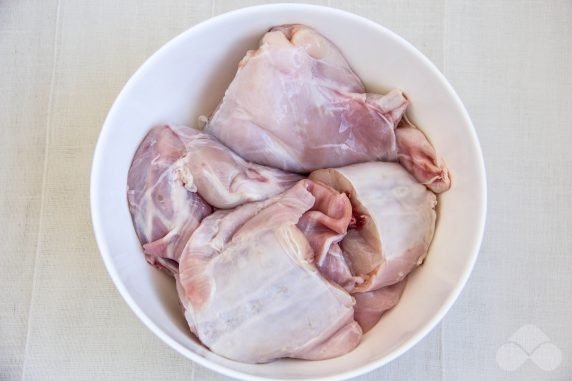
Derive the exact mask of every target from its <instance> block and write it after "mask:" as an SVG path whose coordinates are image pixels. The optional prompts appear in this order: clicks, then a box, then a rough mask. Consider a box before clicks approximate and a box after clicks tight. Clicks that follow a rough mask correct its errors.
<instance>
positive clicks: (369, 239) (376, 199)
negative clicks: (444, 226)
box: [310, 162, 437, 292]
mask: <svg viewBox="0 0 572 381" xmlns="http://www.w3.org/2000/svg"><path fill="white" fill-rule="evenodd" d="M310 179H312V180H314V181H318V182H322V183H324V184H326V185H329V186H331V187H332V188H334V189H336V190H337V191H339V192H344V193H347V194H348V195H349V198H350V200H351V203H352V213H353V215H354V219H353V224H352V225H350V227H349V229H348V232H347V234H346V236H345V237H344V239H343V240H342V241H341V242H340V247H341V249H342V251H343V255H344V258H345V259H346V261H347V265H348V266H349V268H350V269H351V273H352V274H353V275H354V276H358V277H361V278H362V279H363V280H364V281H363V283H361V284H358V285H356V286H355V288H354V289H353V290H352V292H365V291H370V290H376V289H379V288H381V287H384V286H389V285H392V284H395V283H397V282H399V281H401V280H403V278H405V276H406V275H407V274H409V272H411V271H412V270H413V269H414V268H415V267H416V266H418V265H420V264H421V263H422V261H423V259H424V258H425V256H426V255H427V251H428V249H429V244H430V243H431V240H432V238H433V232H434V230H435V219H436V214H435V206H436V204H437V198H436V196H435V194H434V193H433V192H431V191H429V190H428V189H427V188H426V187H425V186H423V185H421V184H419V183H418V182H417V181H416V180H415V178H413V176H411V174H409V173H408V172H407V171H406V170H405V169H404V168H403V167H402V166H401V165H399V164H397V163H384V162H370V163H363V164H354V165H350V166H347V167H342V168H336V169H323V170H318V171H315V172H313V173H312V174H311V175H310Z"/></svg>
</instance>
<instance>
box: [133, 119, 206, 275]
mask: <svg viewBox="0 0 572 381" xmlns="http://www.w3.org/2000/svg"><path fill="white" fill-rule="evenodd" d="M185 153H186V148H185V144H184V142H183V141H181V139H180V137H179V136H178V135H177V134H176V133H175V132H174V131H173V130H172V129H170V128H169V127H168V126H161V127H156V128H153V129H152V130H151V131H150V132H149V133H148V134H147V136H146V137H145V138H144V139H143V142H142V143H141V145H140V146H139V148H138V149H137V151H136V152H135V156H134V158H133V162H132V163H131V167H130V168H129V174H128V178H127V186H128V190H127V200H128V204H129V211H130V212H131V217H132V219H133V225H134V226H135V231H136V233H137V236H138V238H139V241H140V242H141V244H142V245H143V251H144V253H145V258H146V259H147V261H148V262H149V263H150V264H151V265H153V266H155V267H158V268H161V269H164V270H167V271H168V272H170V273H171V274H175V273H176V272H177V264H178V261H179V257H180V255H181V253H182V251H183V248H184V247H185V245H186V243H187V241H188V239H189V238H190V236H191V233H192V232H193V231H194V230H195V229H196V228H197V226H198V225H199V222H200V221H201V220H202V219H203V218H204V217H206V216H207V215H209V214H210V213H211V211H212V210H211V207H210V206H209V205H208V204H207V203H206V202H205V200H203V198H202V197H201V196H199V195H198V194H197V193H196V192H191V191H189V190H188V189H187V188H186V184H185V182H184V179H183V178H182V177H181V173H180V171H179V170H178V169H177V165H176V163H177V161H178V160H179V159H180V158H181V157H182V156H183V155H184V154H185Z"/></svg>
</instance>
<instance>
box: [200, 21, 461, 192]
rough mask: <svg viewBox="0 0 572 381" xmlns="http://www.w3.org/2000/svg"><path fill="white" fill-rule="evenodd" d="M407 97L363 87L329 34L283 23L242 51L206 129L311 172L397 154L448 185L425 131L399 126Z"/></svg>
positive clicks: (244, 150) (251, 152)
mask: <svg viewBox="0 0 572 381" xmlns="http://www.w3.org/2000/svg"><path fill="white" fill-rule="evenodd" d="M407 104H408V101H407V99H406V98H405V96H404V95H403V94H402V93H401V91H400V90H393V91H391V92H389V93H388V94H386V95H379V94H372V93H366V92H365V87H364V85H363V84H362V83H361V80H360V79H359V78H358V77H357V76H356V75H355V74H354V73H353V72H352V70H351V67H350V66H349V64H348V62H347V61H346V60H345V58H344V57H343V55H342V54H341V53H340V51H339V50H338V49H337V48H336V47H335V46H334V45H333V44H332V43H331V42H330V41H328V40H327V39H326V38H324V37H323V36H322V35H320V34H319V33H317V32H316V31H314V30H313V29H311V28H309V27H306V26H303V25H285V26H280V27H275V28H272V29H271V30H270V31H269V32H268V33H266V34H265V35H264V37H263V38H262V41H261V43H260V46H259V48H258V49H257V50H255V51H249V52H248V53H247V54H246V56H245V57H244V58H243V59H242V61H241V62H240V64H239V68H238V71H237V73H236V76H235V78H234V80H233V81H232V83H231V84H230V86H229V87H228V89H227V91H226V93H225V95H224V98H223V99H222V101H221V103H220V104H219V106H218V107H217V109H216V110H215V112H214V113H213V115H212V118H211V119H210V121H209V122H208V123H207V125H206V127H205V129H206V131H207V132H208V133H210V134H213V135H214V136H216V137H217V138H219V139H220V140H221V141H222V142H223V143H224V144H226V145H227V146H229V147H230V148H232V149H233V150H234V151H235V152H237V153H238V154H239V155H240V156H242V157H243V158H245V159H246V160H248V161H252V162H255V163H259V164H264V165H269V166H271V167H275V168H281V169H283V170H287V171H292V172H299V173H306V172H310V171H313V170H317V169H322V168H330V167H341V166H345V165H349V164H354V163H362V162H368V161H375V160H383V161H397V160H400V161H401V163H402V164H403V165H404V166H405V167H406V168H407V170H408V171H410V172H411V173H412V174H413V175H414V176H415V177H416V178H417V179H418V180H419V181H420V182H421V183H423V184H427V186H429V187H430V188H431V189H432V190H433V191H435V192H441V191H444V190H447V189H448V188H449V186H450V183H449V179H448V176H447V169H446V167H445V165H444V163H442V162H441V161H440V160H438V159H437V158H436V154H435V151H434V149H433V147H432V146H431V143H429V141H428V140H427V138H426V137H425V135H424V134H423V133H421V132H420V131H419V130H416V129H414V130H409V129H408V128H406V129H404V130H403V131H396V126H397V125H398V123H399V122H400V120H401V118H402V116H403V114H404V112H405V109H406V108H407ZM428 164H429V165H428ZM433 185H435V186H433Z"/></svg>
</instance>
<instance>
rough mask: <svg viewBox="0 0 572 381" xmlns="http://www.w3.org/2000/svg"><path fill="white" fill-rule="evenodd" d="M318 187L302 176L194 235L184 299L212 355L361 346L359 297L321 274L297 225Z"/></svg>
mask: <svg viewBox="0 0 572 381" xmlns="http://www.w3.org/2000/svg"><path fill="white" fill-rule="evenodd" d="M313 187H314V185H313V183H312V182H310V181H308V180H302V181H300V182H299V183H297V184H296V185H295V186H294V187H292V188H291V189H289V190H288V191H286V192H285V193H283V194H281V195H279V196H276V197H274V198H272V199H269V200H265V201H259V202H254V203H248V204H245V205H242V206H239V207H237V208H235V209H231V210H219V211H216V212H215V213H213V214H212V215H211V216H209V217H207V218H205V219H204V220H203V222H202V223H201V225H200V226H199V228H198V229H197V230H196V231H195V232H194V234H193V236H192V237H191V239H190V240H189V242H188V244H187V246H186V248H185V251H184V254H183V256H182V258H181V265H180V287H181V290H180V295H182V298H181V300H182V303H183V304H184V306H185V309H186V312H185V316H186V318H187V321H188V323H189V326H190V327H191V330H192V331H193V332H194V333H195V334H196V335H197V336H198V337H199V339H200V340H201V342H202V343H203V344H205V345H206V346H207V347H209V348H210V349H211V350H212V351H213V352H215V353H218V354H220V355H222V356H225V357H227V358H230V359H233V360H237V361H243V362H249V363H261V362H268V361H271V360H273V359H277V358H281V357H291V358H300V359H311V360H318V359H327V358H331V357H336V356H339V355H342V354H344V353H347V352H349V351H351V350H352V349H353V348H354V347H355V346H356V345H357V344H358V343H359V341H360V339H361V334H362V331H361V328H360V326H359V325H358V324H357V323H356V321H355V320H354V317H353V316H354V310H353V305H354V300H353V298H352V297H351V296H350V295H349V294H348V293H347V292H346V291H345V290H343V289H342V288H340V287H338V286H336V285H335V284H333V283H330V282H329V281H327V280H326V279H325V278H324V277H322V276H321V274H320V272H319V271H318V270H317V268H316V266H315V265H314V251H313V249H312V246H311V245H310V243H309V242H308V239H307V238H306V236H305V235H304V233H303V232H302V231H301V230H300V229H299V228H298V227H297V226H296V225H297V224H298V223H299V221H300V219H301V218H302V216H303V215H304V213H306V212H307V211H309V210H311V209H312V208H313V207H314V205H315V204H316V197H315V195H314V194H313V193H312V190H313ZM319 192H320V191H317V192H316V194H318V193H319ZM318 197H319V194H318Z"/></svg>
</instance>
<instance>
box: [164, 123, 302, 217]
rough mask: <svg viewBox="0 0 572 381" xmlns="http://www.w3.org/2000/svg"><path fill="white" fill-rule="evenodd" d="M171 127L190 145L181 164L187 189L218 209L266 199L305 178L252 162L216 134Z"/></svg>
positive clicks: (180, 169)
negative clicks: (225, 143) (233, 149)
mask: <svg viewBox="0 0 572 381" xmlns="http://www.w3.org/2000/svg"><path fill="white" fill-rule="evenodd" d="M170 128H171V129H172V131H173V132H174V133H176V134H177V135H178V136H179V137H180V139H181V140H182V141H183V142H184V143H185V146H186V154H185V156H184V157H183V158H181V160H179V161H178V163H177V165H178V168H179V171H180V173H181V176H182V177H183V178H184V179H185V184H186V186H187V188H188V189H189V190H192V191H197V192H198V193H199V194H200V195H201V196H202V197H203V198H204V199H205V200H206V201H207V202H208V203H209V204H210V205H212V206H214V207H215V208H219V209H227V208H233V207H235V206H237V205H242V204H244V203H246V202H250V201H259V200H265V199H267V198H269V197H271V196H275V195H277V194H279V193H282V192H284V191H285V190H286V189H289V188H291V187H292V186H293V185H294V184H295V183H296V182H297V181H299V180H300V179H301V178H302V177H301V176H300V175H296V174H293V173H288V172H284V171H281V170H279V169H274V168H269V167H265V166H263V165H258V164H252V163H248V162H246V161H245V160H243V159H242V158H241V157H240V156H238V155H237V154H235V153H234V152H232V151H231V150H230V149H228V148H227V147H225V146H224V145H223V144H222V143H220V142H219V141H218V140H216V138H214V137H213V136H211V135H208V134H204V133H202V132H200V131H198V130H195V129H193V128H189V127H184V126H170Z"/></svg>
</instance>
